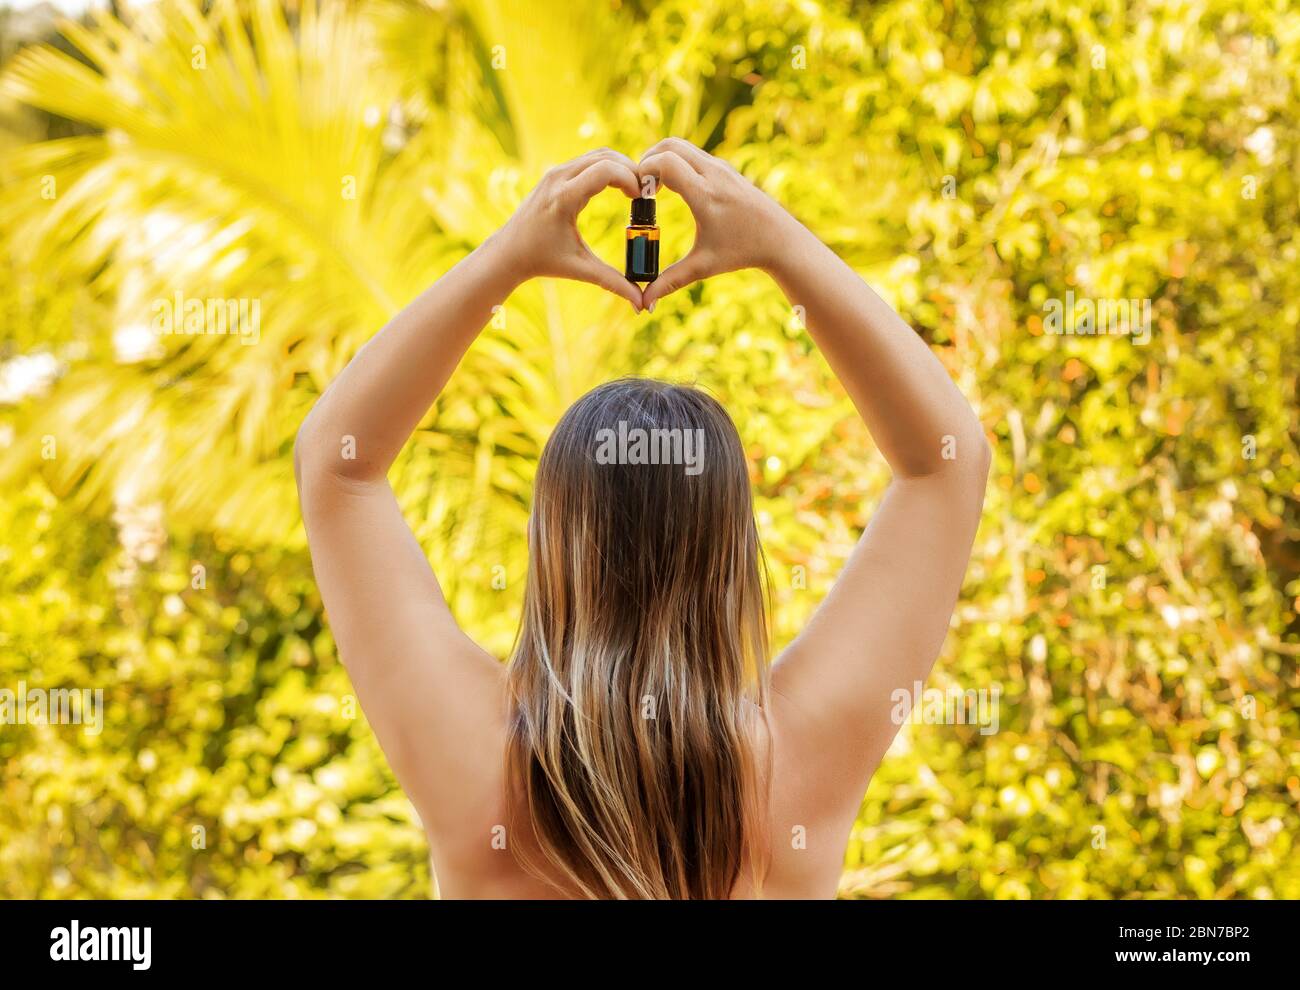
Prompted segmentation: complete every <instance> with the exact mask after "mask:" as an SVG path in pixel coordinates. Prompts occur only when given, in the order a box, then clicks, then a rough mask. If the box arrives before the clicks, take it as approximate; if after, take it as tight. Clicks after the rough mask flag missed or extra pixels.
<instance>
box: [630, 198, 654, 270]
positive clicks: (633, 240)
mask: <svg viewBox="0 0 1300 990" xmlns="http://www.w3.org/2000/svg"><path fill="white" fill-rule="evenodd" d="M624 274H625V275H627V277H628V280H629V281H631V282H646V283H649V282H653V281H654V280H655V279H657V278H658V277H659V228H658V227H657V226H655V201H654V200H653V199H650V198H639V199H634V200H632V222H631V223H629V224H628V225H627V269H626V271H625V272H624Z"/></svg>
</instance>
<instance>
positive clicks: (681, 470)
mask: <svg viewBox="0 0 1300 990" xmlns="http://www.w3.org/2000/svg"><path fill="white" fill-rule="evenodd" d="M638 431H643V432H638ZM688 431H689V432H688ZM638 445H639V450H638ZM647 462H648V463H647ZM656 462H657V463H656ZM665 462H667V463H665ZM528 539H529V565H528V580H527V587H526V590H525V594H524V614H523V621H522V623H521V625H520V630H519V638H518V641H517V643H516V646H515V650H514V653H513V656H512V658H511V664H510V670H509V682H510V692H511V701H512V711H511V723H510V737H509V742H508V745H507V749H506V761H507V762H506V766H507V780H509V781H510V782H511V788H510V795H511V796H510V799H509V800H510V809H511V822H512V827H511V829H510V832H511V833H512V834H514V833H515V830H514V823H515V822H516V821H517V820H519V819H520V818H523V819H524V820H525V821H526V823H527V824H526V826H525V827H526V828H528V830H529V838H530V839H531V841H530V842H529V843H527V844H526V845H527V846H528V848H529V849H531V850H532V852H526V851H525V850H524V849H523V848H521V845H525V844H521V843H511V848H512V849H514V851H515V855H516V858H517V859H519V861H520V862H521V865H523V866H524V867H525V868H526V869H527V870H528V871H529V872H531V873H532V874H533V875H534V876H537V877H539V878H540V879H542V880H544V881H546V882H548V883H549V884H551V885H552V886H553V887H555V888H556V889H557V890H560V891H562V892H566V893H568V894H570V895H572V896H579V897H592V898H725V897H728V896H729V895H730V894H731V891H732V888H733V886H734V885H735V883H736V881H737V879H738V877H739V875H740V873H741V871H742V869H743V867H744V865H745V864H746V863H748V864H749V868H750V873H751V879H752V882H753V884H754V886H755V887H756V888H760V887H761V883H762V873H763V871H764V869H765V864H766V862H767V858H768V848H767V838H766V799H765V790H766V781H767V779H768V776H769V771H770V764H771V751H770V747H768V746H761V745H760V744H759V740H760V739H766V738H767V736H766V735H762V734H760V733H759V732H758V725H757V723H758V722H759V721H760V720H762V719H763V718H764V717H765V716H764V712H765V711H766V708H767V697H768V639H767V608H766V604H767V603H766V587H767V586H766V583H765V580H764V578H765V571H764V568H763V566H762V563H763V558H762V550H761V548H760V546H759V542H758V532H757V529H756V527H755V524H754V512H753V503H752V498H751V494H750V485H749V471H748V465H747V462H746V459H745V455H744V451H743V449H742V447H741V443H740V437H739V434H738V433H737V432H736V427H735V425H734V424H733V423H732V421H731V419H730V417H729V416H728V415H727V413H726V411H725V410H724V409H723V408H722V406H721V405H719V404H718V402H717V401H716V400H715V399H713V398H712V397H710V396H709V395H707V394H705V393H704V392H702V391H700V390H698V389H695V388H692V387H687V386H679V385H669V384H666V383H663V382H658V381H653V380H649V379H636V378H626V379H620V380H618V381H614V382H610V383H608V384H606V385H602V386H600V387H599V388H596V389H594V390H593V391H591V392H589V393H587V394H586V395H585V396H583V397H582V398H581V399H579V400H578V401H577V402H576V403H575V404H574V405H573V406H572V407H571V408H570V409H569V410H568V412H566V413H565V415H564V416H563V418H562V419H561V420H560V422H559V424H558V425H557V426H556V429H555V431H554V433H552V435H551V437H550V439H549V440H548V441H547V444H546V448H545V450H544V451H543V453H542V457H541V459H540V462H539V464H538V468H537V476H536V480H535V483H534V494H533V509H532V514H531V517H530V520H529V533H528ZM760 750H761V751H762V753H761V755H760Z"/></svg>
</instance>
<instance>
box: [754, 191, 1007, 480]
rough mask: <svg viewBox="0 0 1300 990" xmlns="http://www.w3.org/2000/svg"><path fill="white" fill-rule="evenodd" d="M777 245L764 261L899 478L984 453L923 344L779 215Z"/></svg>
mask: <svg viewBox="0 0 1300 990" xmlns="http://www.w3.org/2000/svg"><path fill="white" fill-rule="evenodd" d="M781 222H782V223H783V224H784V228H783V230H782V235H783V236H782V240H781V243H782V247H781V251H780V253H779V256H778V257H777V258H776V260H775V261H772V262H770V263H768V264H765V265H764V267H765V268H766V269H767V270H768V272H769V273H770V274H771V275H772V277H773V278H774V279H775V280H776V282H777V284H778V285H780V287H781V289H782V291H783V292H784V293H785V295H786V298H788V299H789V300H790V302H791V304H792V305H797V306H802V307H803V312H804V314H805V318H806V319H805V322H806V324H807V327H808V330H809V332H810V334H811V335H812V338H813V340H814V341H815V342H816V343H817V346H818V347H819V348H821V351H822V353H823V354H825V356H826V359H827V361H828V362H829V363H830V366H831V369H832V370H833V371H834V372H835V374H836V376H837V377H838V378H839V379H840V381H841V382H843V383H844V387H845V389H846V390H847V392H848V393H849V397H850V398H851V399H852V400H853V404H854V405H855V406H856V407H857V410H858V413H859V414H860V415H861V416H862V418H863V419H864V420H865V421H866V424H867V428H868V429H869V430H870V431H871V435H872V437H873V438H874V440H875V442H876V445H877V446H878V447H879V448H880V451H881V453H882V454H883V455H884V456H885V459H886V460H887V461H888V462H889V465H890V467H891V468H892V469H893V471H894V473H895V474H896V475H897V476H899V477H920V476H925V475H930V474H935V473H936V472H939V471H941V470H945V469H948V468H952V467H959V466H961V465H963V464H971V465H972V466H978V465H980V464H982V463H984V461H985V459H986V458H987V453H988V450H987V441H986V440H985V439H984V436H983V430H982V428H981V426H980V423H979V419H978V418H977V417H976V415H975V413H974V411H973V410H972V409H971V407H970V404H969V403H968V402H967V401H966V399H965V397H964V396H963V395H962V394H961V392H960V391H959V390H958V389H957V387H956V386H955V385H954V384H953V382H952V379H951V378H950V377H949V376H948V372H947V370H946V369H945V368H944V367H943V365H942V364H941V363H940V362H939V360H938V359H937V358H936V357H935V356H934V354H932V353H931V351H930V348H929V347H928V346H926V344H925V342H924V341H923V340H922V339H921V338H920V337H919V336H918V335H917V334H916V332H915V331H914V330H913V329H912V328H911V327H910V326H908V325H907V324H906V323H905V322H903V320H902V318H901V317H899V315H898V314H897V313H895V312H894V310H893V309H892V308H890V306H889V304H888V303H886V302H885V301H884V300H883V299H881V298H880V296H878V295H877V294H876V293H875V292H874V291H872V289H871V287H870V286H868V285H867V284H866V282H864V281H863V280H862V279H861V278H859V277H858V275H857V274H856V273H855V272H854V271H853V270H852V269H851V268H849V266H848V265H846V264H845V263H844V262H843V261H842V260H841V259H840V258H839V257H838V256H836V254H835V253H834V252H833V251H832V250H831V249H830V248H828V247H827V246H826V245H824V244H823V243H822V242H821V241H820V240H818V239H817V238H816V237H815V236H814V235H813V234H812V233H811V232H809V231H808V229H807V228H806V227H804V226H803V225H802V224H800V223H799V222H798V221H796V220H794V219H793V218H792V217H788V216H787V217H786V218H785V219H784V220H782V221H781Z"/></svg>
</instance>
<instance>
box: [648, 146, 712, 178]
mask: <svg viewBox="0 0 1300 990" xmlns="http://www.w3.org/2000/svg"><path fill="white" fill-rule="evenodd" d="M665 151H671V152H672V153H673V154H675V155H677V156H678V157H679V158H681V159H682V160H683V161H685V162H687V163H688V164H690V166H691V167H692V168H693V169H695V171H697V172H699V173H700V174H701V175H703V174H704V172H705V170H706V169H708V167H709V165H711V164H712V163H713V161H714V158H713V156H712V155H710V154H709V153H708V152H707V151H705V150H704V149H703V148H697V147H696V146H695V145H693V144H691V142H689V141H687V140H685V139H684V138H679V137H670V138H664V139H663V140H662V141H660V142H659V143H657V144H655V145H654V146H653V147H650V148H647V149H646V151H645V154H643V155H642V156H641V160H642V161H645V160H646V159H647V158H649V157H650V156H651V155H658V154H661V153H663V152H665Z"/></svg>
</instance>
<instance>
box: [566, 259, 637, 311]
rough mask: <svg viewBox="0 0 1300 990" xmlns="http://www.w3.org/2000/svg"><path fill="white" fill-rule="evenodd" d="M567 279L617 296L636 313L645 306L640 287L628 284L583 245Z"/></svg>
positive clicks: (621, 276) (621, 275) (617, 271)
mask: <svg viewBox="0 0 1300 990" xmlns="http://www.w3.org/2000/svg"><path fill="white" fill-rule="evenodd" d="M568 277H569V278H574V279H577V280H578V281H580V282H589V283H591V284H592V285H598V286H600V287H601V288H602V289H608V290H609V291H610V292H612V293H614V294H615V295H617V296H622V297H623V298H624V299H626V300H627V301H628V302H630V303H631V304H632V308H633V309H635V310H636V311H637V312H638V313H639V312H641V310H642V309H643V308H644V305H645V304H644V301H643V299H642V292H641V288H640V286H638V285H636V284H635V283H634V282H629V281H628V280H627V278H626V277H625V276H624V275H623V273H622V272H620V271H619V270H618V269H617V268H613V267H611V266H609V265H607V264H605V262H603V261H601V260H600V259H599V258H597V257H596V256H595V255H594V254H592V252H591V249H590V248H589V247H587V246H586V245H583V248H582V252H581V253H580V254H579V255H578V258H577V261H576V263H575V264H574V266H573V268H572V270H571V272H570V274H569V276H568Z"/></svg>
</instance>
